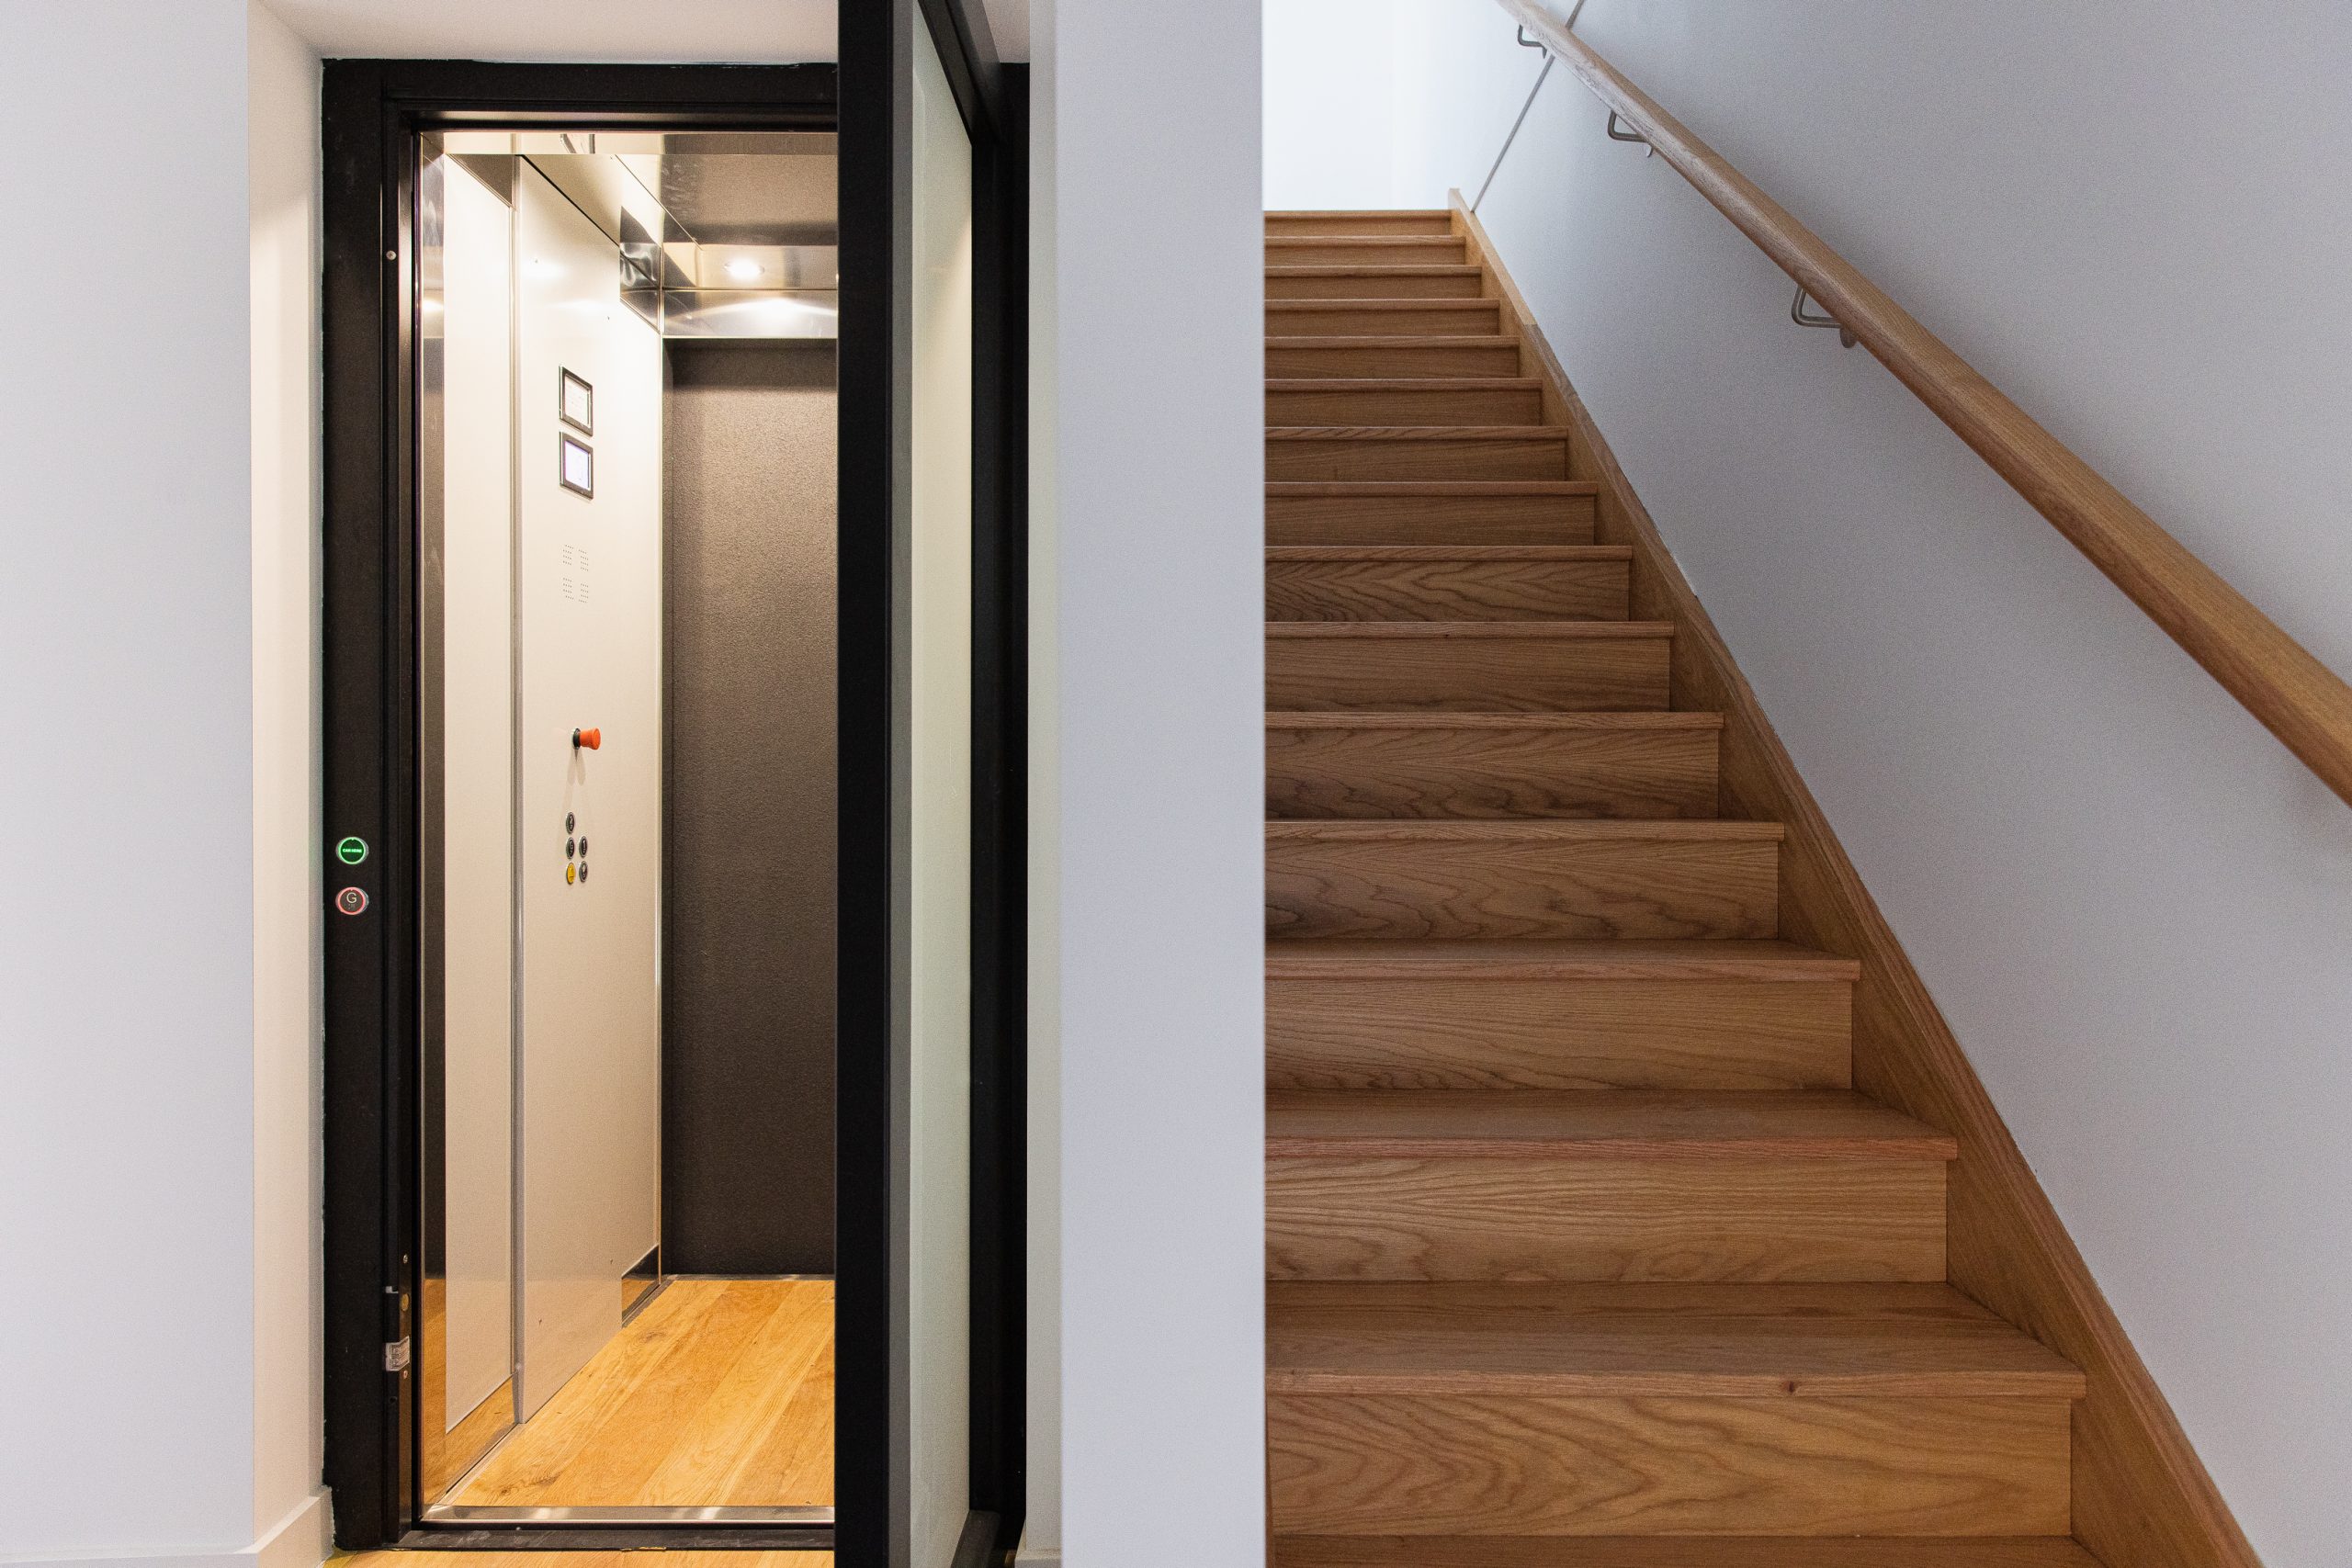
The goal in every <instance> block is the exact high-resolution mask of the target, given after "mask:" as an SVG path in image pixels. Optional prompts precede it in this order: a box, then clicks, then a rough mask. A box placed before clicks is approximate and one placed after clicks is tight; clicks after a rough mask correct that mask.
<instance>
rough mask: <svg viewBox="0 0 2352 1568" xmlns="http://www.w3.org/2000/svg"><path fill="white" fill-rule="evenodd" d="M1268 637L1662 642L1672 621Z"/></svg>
mask: <svg viewBox="0 0 2352 1568" xmlns="http://www.w3.org/2000/svg"><path fill="white" fill-rule="evenodd" d="M1266 635H1267V636H1268V637H1286V638H1299V639H1312V638H1317V637H1325V638H1351V637H1352V638H1379V637H1401V638H1406V639H1408V640H1411V639H1420V640H1427V641H1442V640H1444V639H1446V638H1448V637H1459V638H1464V639H1479V638H1485V639H1490V640H1497V641H1500V640H1507V639H1509V638H1512V637H1518V638H1521V639H1522V640H1525V639H1530V638H1532V639H1535V640H1538V641H1544V640H1551V641H1562V642H1572V641H1576V640H1577V639H1579V638H1585V639H1590V640H1593V641H1637V642H1665V641H1668V640H1669V639H1671V638H1672V637H1673V636H1674V623H1673V622H1672V621H1268V622H1267V623H1266Z"/></svg>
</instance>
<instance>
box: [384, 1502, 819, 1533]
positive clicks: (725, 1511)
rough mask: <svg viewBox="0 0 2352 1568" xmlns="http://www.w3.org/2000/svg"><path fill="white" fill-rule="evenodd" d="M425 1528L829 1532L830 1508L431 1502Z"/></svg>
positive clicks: (740, 1505)
mask: <svg viewBox="0 0 2352 1568" xmlns="http://www.w3.org/2000/svg"><path fill="white" fill-rule="evenodd" d="M424 1522H425V1523H426V1524H428V1525H548V1526H553V1527H557V1528H560V1529H561V1528H580V1527H583V1526H584V1527H590V1528H595V1529H615V1528H620V1529H627V1528H629V1527H635V1528H637V1529H673V1528H676V1527H680V1526H693V1527H698V1528H707V1527H709V1526H712V1525H761V1526H770V1527H774V1526H787V1527H790V1528H794V1529H812V1528H813V1529H832V1526H833V1510H832V1509H831V1507H830V1506H827V1507H810V1508H775V1507H761V1506H748V1505H743V1504H709V1505H684V1506H673V1507H652V1506H616V1505H606V1506H590V1507H559V1506H553V1505H547V1504H538V1505H532V1504H524V1505H503V1506H490V1505H487V1504H479V1503H435V1504H434V1505H433V1506H430V1507H428V1508H426V1509H425V1510H424Z"/></svg>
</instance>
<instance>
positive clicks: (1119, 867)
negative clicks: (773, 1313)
mask: <svg viewBox="0 0 2352 1568" xmlns="http://www.w3.org/2000/svg"><path fill="white" fill-rule="evenodd" d="M1032 43H1033V47H1034V51H1035V62H1036V63H1035V77H1034V78H1033V82H1032V90H1033V94H1034V96H1035V108H1036V121H1035V138H1034V141H1035V148H1036V156H1037V163H1036V167H1035V187H1034V188H1035V201H1036V208H1035V230H1034V231H1033V233H1034V252H1033V255H1032V258H1031V265H1032V271H1033V281H1034V288H1035V295H1034V308H1035V337H1034V339H1033V344H1032V356H1033V357H1032V371H1033V377H1034V387H1035V401H1034V405H1033V410H1032V412H1033V418H1034V420H1035V425H1034V446H1033V447H1032V461H1033V474H1032V484H1033V500H1032V512H1031V529H1032V543H1031V549H1032V556H1033V560H1034V562H1035V581H1033V584H1032V592H1033V599H1032V604H1031V614H1030V625H1031V628H1032V635H1033V637H1034V638H1035V644H1036V646H1035V664H1034V668H1033V672H1032V682H1033V684H1032V700H1033V704H1034V710H1035V730H1034V731H1033V734H1032V747H1033V750H1032V755H1031V766H1032V773H1033V777H1034V779H1035V795H1034V796H1033V801H1032V819H1031V820H1032V833H1033V844H1034V853H1035V861H1034V862H1033V865H1032V876H1033V881H1032V886H1031V897H1032V900H1033V921H1034V929H1033V936H1032V940H1033V944H1034V945H1033V951H1032V959H1033V964H1034V965H1035V985H1034V986H1033V987H1032V999H1031V1028H1032V1056H1031V1064H1030V1073H1031V1079H1032V1082H1033V1085H1034V1086H1035V1101H1034V1103H1033V1109H1032V1115H1033V1119H1034V1120H1033V1126H1032V1132H1033V1135H1034V1137H1035V1140H1036V1142H1035V1147H1034V1150H1033V1157H1032V1166H1031V1179H1032V1185H1033V1190H1035V1191H1036V1192H1037V1194H1038V1198H1037V1206H1036V1207H1035V1209H1034V1210H1033V1213H1032V1217H1031V1224H1032V1225H1033V1227H1034V1230H1033V1241H1034V1242H1035V1248H1036V1255H1035V1258H1034V1267H1033V1273H1032V1278H1031V1285H1032V1310H1031V1318H1030V1332H1031V1354H1032V1357H1033V1364H1032V1371H1033V1381H1032V1384H1031V1388H1032V1403H1031V1406H1030V1422H1031V1436H1032V1441H1033V1457H1032V1470H1031V1488H1032V1490H1031V1502H1030V1508H1031V1512H1030V1523H1029V1529H1028V1532H1027V1538H1026V1540H1025V1542H1024V1555H1025V1556H1026V1557H1027V1558H1028V1559H1029V1560H1032V1561H1053V1560H1054V1558H1055V1556H1056V1554H1057V1553H1067V1560H1068V1561H1069V1562H1072V1563H1075V1564H1079V1565H1081V1568H1112V1565H1116V1568H1159V1565H1162V1564H1166V1565H1169V1568H1175V1565H1177V1564H1182V1565H1184V1568H1191V1565H1192V1564H1194V1563H1202V1562H1215V1563H1219V1564H1242V1563H1250V1562H1258V1561H1260V1560H1261V1556H1262V1552H1263V1550H1264V1536H1263V1530H1264V1502H1265V1495H1264V1447H1265V1432H1264V1427H1263V1421H1262V1403H1261V1401H1262V1393H1263V1375H1264V1373H1263V1367H1264V1359H1263V1337H1264V1321H1263V1315H1262V1313H1263V1284H1262V1280H1263V1275H1264V1271H1265V1262H1264V1255H1263V1240H1262V1235H1263V1224H1264V1221H1263V1192H1262V1177H1261V1171H1262V1165H1263V1154H1264V1148H1263V1142H1262V1137H1263V1116H1262V1111H1263V1094H1264V1090H1263V1085H1264V1070H1265V1069H1264V1062H1263V1041H1262V1036H1261V995H1262V989H1263V985H1264V977H1263V956H1262V942H1263V934H1262V933H1263V929H1264V928H1263V921H1264V914H1263V909H1264V884H1263V863H1262V844H1263V832H1264V829H1263V818H1264V787H1265V786H1264V778H1263V772H1262V769H1263V744H1264V738H1263V721H1262V717H1261V714H1262V710H1263V705H1264V696H1263V688H1262V685H1261V678H1262V676H1261V671H1262V654H1261V648H1262V642H1263V637H1264V627H1263V615H1264V604H1263V594H1264V584H1263V579H1262V575H1261V572H1262V556H1261V548H1260V547H1261V542H1262V524H1261V518H1262V515H1263V507H1264V496H1263V491H1262V488H1261V481H1262V478H1263V454H1262V447H1263V441H1264V437H1263V425H1264V416H1263V414H1262V412H1261V408H1262V400H1263V398H1264V389H1263V386H1262V384H1261V376H1262V374H1263V360H1262V355H1261V340H1262V336H1263V333H1264V324H1263V319H1262V315H1261V307H1260V303H1259V301H1260V297H1261V289H1260V276H1261V274H1260V268H1261V265H1262V252H1261V245H1260V235H1261V224H1260V220H1259V207H1258V186H1259V168H1258V142H1259V136H1258V117H1257V111H1258V82H1257V75H1256V71H1255V62H1256V61H1257V58H1258V6H1257V3H1256V0H1196V3H1195V4H1193V5H1188V6H1166V5H1160V4H1157V3H1156V0H1071V3H1069V4H1060V3H1054V4H1049V5H1040V6H1037V8H1036V13H1035V17H1034V18H1033V34H1032ZM1057 1401H1058V1405H1059V1418H1058V1422H1057V1419H1056V1408H1055V1406H1056V1404H1057Z"/></svg>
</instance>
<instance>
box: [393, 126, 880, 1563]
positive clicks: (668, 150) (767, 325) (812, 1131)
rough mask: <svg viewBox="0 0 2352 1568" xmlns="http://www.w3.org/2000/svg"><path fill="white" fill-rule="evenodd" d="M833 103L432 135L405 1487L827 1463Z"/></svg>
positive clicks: (532, 1485)
mask: <svg viewBox="0 0 2352 1568" xmlns="http://www.w3.org/2000/svg"><path fill="white" fill-rule="evenodd" d="M835 151H836V149H835V144H834V139H833V137H832V136H831V134H830V133H824V132H813V131H808V132H802V131H796V132H775V131H765V132H745V133H732V132H711V131H698V132H692V133H663V132H652V131H631V132H625V133H618V132H612V131H593V132H592V131H585V130H582V131H564V130H550V129H534V130H529V131H520V132H517V131H505V130H499V131H490V130H462V131H460V130H451V131H447V132H444V133H442V134H440V135H437V136H428V137H426V138H424V141H423V146H422V159H423V162H422V165H421V167H420V168H419V170H418V182H417V187H416V188H417V192H418V200H417V213H416V224H417V233H416V242H417V245H416V253H417V255H418V258H419V270H418V278H417V281H418V289H417V295H416V301H415V318H414V321H413V335H414V341H415V344H416V357H415V366H414V371H415V377H416V380H415V386H414V394H415V400H416V401H415V408H416V431H417V452H416V465H417V466H416V472H417V484H416V494H417V524H418V530H417V537H418V541H419V558H418V560H417V563H416V564H417V572H418V578H417V581H418V604H419V615H418V621H417V626H418V655H417V661H416V671H415V675H416V680H417V682H418V694H419V704H418V706H419V710H420V714H421V733H420V735H419V741H420V748H421V750H420V774H421V778H422V781H423V790H422V794H421V816H422V822H421V829H422V831H421V834H420V839H419V842H420V846H421V857H420V859H421V863H420V866H419V886H420V893H421V917H422V918H421V928H420V932H421V941H422V950H421V959H422V962H421V965H420V970H421V975H422V982H423V994H422V995H421V997H420V998H419V1003H420V1011H419V1017H420V1033H421V1040H422V1046H423V1049H422V1052H421V1062H422V1069H423V1070H422V1072H421V1074H420V1083H419V1089H420V1097H421V1102H420V1104H419V1108H418V1109H419V1112H420V1116H419V1123H418V1124H419V1127H420V1137H419V1146H418V1150H417V1153H418V1157H419V1161H420V1168H421V1173H422V1179H421V1181H420V1183H419V1190H420V1194H421V1200H422V1203H423V1209H424V1213H423V1225H422V1227H421V1235H422V1244H423V1249H424V1256H423V1258H422V1259H421V1268H420V1270H419V1272H420V1275H421V1282H422V1296H423V1299H422V1301H421V1303H419V1306H420V1311H419V1313H418V1314H417V1319H418V1322H417V1327H418V1331H419V1332H418V1335H417V1339H416V1356H417V1359H418V1365H417V1367H416V1381H415V1387H416V1390H417V1395H418V1404H419V1411H418V1422H417V1426H418V1431H419V1439H418V1449H419V1451H418V1454H417V1456H416V1461H417V1475H418V1480H419V1492H420V1495H421V1499H422V1502H423V1503H424V1515H425V1517H426V1518H427V1519H428V1520H433V1521H437V1522H468V1521H472V1522H484V1523H487V1522H518V1521H522V1520H526V1519H527V1520H535V1521H545V1522H560V1521H564V1520H573V1521H579V1522H598V1521H611V1522H650V1521H655V1520H660V1519H665V1518H673V1517H676V1518H685V1517H695V1518H710V1519H733V1520H741V1521H747V1522H748V1521H755V1520H764V1519H774V1520H776V1521H779V1522H783V1521H793V1522H808V1521H816V1520H821V1519H827V1518H830V1517H831V1503H832V1492H831V1487H832V1420H833V1412H832V1396H833V1389H832V1324H833V1295H832V1284H831V1276H832V1271H833V1239H834V1238H833V1235H832V1229H831V1227H832V1214H833V1124H832V1107H833V1093H834V1085H833V1061H834V1055H833V1051H834V1044H833V1027H834V1025H833V998H834V990H833V987H834V974H833V957H834V954H833V935H834V933H833V920H834V909H835V885H834V882H835V872H834V837H833V835H834V830H835V829H834V824H835V801H834V790H835V784H834V778H835V759H834V734H833V728H834V680H835V672H834V668H833V660H834V649H835V627H834V624H833V615H834V602H835V581H834V559H833V549H834V537H835V518H834V493H833V492H834V475H835V407H834V387H835V363H836V356H835V348H836V344H835V322H836V320H837V314H836V310H835V295H836V285H837V274H836V270H835V268H836V263H835V257H836V254H837V253H836V249H835V247H836V244H837V234H836V230H835V204H834V185H835V174H836V159H835Z"/></svg>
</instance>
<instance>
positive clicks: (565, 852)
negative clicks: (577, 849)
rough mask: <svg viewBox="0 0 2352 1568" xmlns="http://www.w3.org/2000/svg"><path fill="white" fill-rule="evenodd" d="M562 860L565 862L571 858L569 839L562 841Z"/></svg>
mask: <svg viewBox="0 0 2352 1568" xmlns="http://www.w3.org/2000/svg"><path fill="white" fill-rule="evenodd" d="M563 858H564V859H566V860H570V859H571V840H570V839H566V840H564V841H563Z"/></svg>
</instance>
